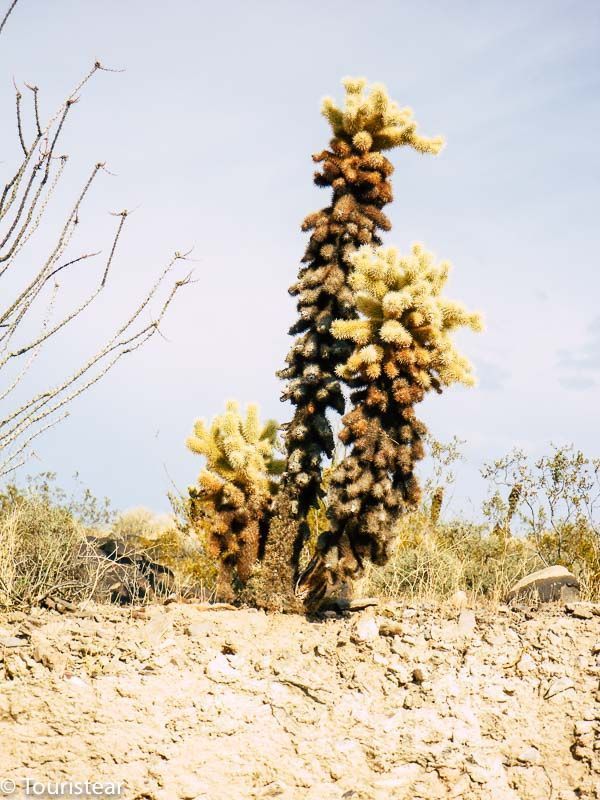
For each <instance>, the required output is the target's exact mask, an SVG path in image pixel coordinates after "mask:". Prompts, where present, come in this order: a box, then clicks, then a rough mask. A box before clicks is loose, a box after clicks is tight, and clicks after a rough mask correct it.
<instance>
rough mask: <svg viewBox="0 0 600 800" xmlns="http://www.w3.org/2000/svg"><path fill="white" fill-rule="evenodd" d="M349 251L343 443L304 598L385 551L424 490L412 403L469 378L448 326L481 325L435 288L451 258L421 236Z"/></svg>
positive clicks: (315, 596) (315, 598)
mask: <svg viewBox="0 0 600 800" xmlns="http://www.w3.org/2000/svg"><path fill="white" fill-rule="evenodd" d="M350 260H351V263H352V265H353V267H354V269H353V272H352V273H351V276H350V283H351V286H352V288H353V290H354V291H355V296H356V305H357V308H358V310H359V311H360V313H361V317H360V318H359V319H353V320H335V321H334V323H333V325H332V333H333V335H334V336H335V337H336V338H338V339H340V340H343V341H349V342H351V343H352V345H353V348H354V349H353V352H352V354H351V355H350V357H349V358H348V360H347V362H346V363H345V364H344V365H342V366H340V367H338V370H337V372H338V374H339V376H340V377H341V378H343V380H344V381H345V382H346V384H347V385H348V386H349V387H350V388H351V389H352V394H351V395H350V399H351V402H352V404H353V409H352V410H351V411H350V412H349V413H348V414H346V416H344V418H343V420H342V422H343V425H344V427H343V430H342V432H341V434H340V438H341V439H342V441H343V443H344V444H345V445H346V446H347V447H348V448H349V453H348V455H347V456H346V458H345V459H344V460H343V461H342V462H341V464H340V465H339V466H338V467H337V468H336V469H335V470H334V472H333V474H332V476H331V486H330V489H329V504H328V517H329V520H330V523H331V527H330V530H329V531H328V532H327V533H325V534H323V535H322V536H321V538H320V540H319V542H318V546H317V552H316V554H315V556H314V558H313V560H312V561H311V564H310V565H309V567H308V568H307V570H306V571H305V573H304V574H303V576H302V578H301V581H300V584H301V591H302V593H303V595H304V596H305V597H306V602H307V603H308V605H314V604H318V603H319V602H320V600H321V599H322V598H323V597H324V596H325V594H326V592H328V591H329V590H331V589H332V588H333V589H335V588H337V587H339V586H340V585H341V584H343V583H344V582H346V581H347V580H348V579H353V578H355V577H357V576H359V575H360V574H361V573H362V570H363V567H364V563H365V561H366V560H370V561H371V562H372V563H373V564H378V565H383V564H385V563H386V562H387V561H388V560H389V557H390V553H391V549H390V548H391V544H392V542H393V539H394V526H395V524H396V522H397V520H398V518H399V517H401V516H403V515H404V514H406V513H408V512H410V511H412V510H414V509H415V508H417V506H418V503H419V501H420V498H421V493H420V488H419V484H418V482H417V478H416V476H415V473H414V469H415V463H416V462H417V461H418V460H419V459H421V458H422V457H423V455H424V449H423V441H422V440H423V437H424V435H425V433H426V428H425V425H424V424H423V423H422V422H420V421H419V420H418V419H417V418H416V416H415V410H414V406H415V405H416V404H417V403H420V402H421V401H422V400H423V398H424V397H425V395H426V393H427V392H428V391H432V390H433V391H436V392H438V393H440V392H441V391H442V388H443V387H446V386H450V385H452V384H453V383H463V384H465V385H467V386H471V385H473V384H474V378H473V375H472V373H471V365H470V364H469V362H468V361H467V360H466V359H465V358H464V357H463V356H462V355H460V354H459V353H458V351H457V350H456V348H455V346H454V344H453V341H452V334H453V333H454V331H455V330H456V329H457V328H460V327H468V328H471V329H472V330H480V329H481V318H480V316H479V315H478V314H474V313H471V312H468V311H466V309H465V308H464V307H463V306H462V305H460V304H458V303H456V302H454V301H451V300H447V299H446V298H444V297H443V296H442V290H443V288H444V286H445V283H446V281H447V278H448V274H449V269H450V265H449V264H448V263H447V262H443V263H441V264H439V265H437V264H435V262H434V260H433V256H432V255H431V254H430V253H428V252H427V251H426V250H424V249H423V248H422V247H421V246H420V245H414V246H413V248H412V252H411V253H410V254H409V255H407V256H401V255H400V254H399V253H398V251H397V250H395V249H394V248H391V247H390V248H383V247H379V248H372V247H371V246H368V245H366V246H364V247H361V248H360V249H359V250H358V251H357V252H356V253H354V255H352V256H351V258H350Z"/></svg>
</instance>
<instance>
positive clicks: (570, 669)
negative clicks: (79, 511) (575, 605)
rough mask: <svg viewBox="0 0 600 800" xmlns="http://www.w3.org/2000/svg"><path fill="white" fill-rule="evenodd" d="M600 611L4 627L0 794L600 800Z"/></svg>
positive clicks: (50, 617)
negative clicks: (58, 790) (34, 790)
mask: <svg viewBox="0 0 600 800" xmlns="http://www.w3.org/2000/svg"><path fill="white" fill-rule="evenodd" d="M593 611H594V612H595V613H590V609H589V608H588V609H587V610H586V609H584V610H583V613H582V614H581V616H580V617H577V616H573V615H572V614H567V613H566V612H565V609H564V608H563V607H562V606H553V607H542V608H540V609H538V610H535V611H532V610H528V609H527V608H525V607H520V608H516V609H515V610H511V609H509V608H508V607H500V608H495V609H489V608H479V609H478V608H476V609H475V610H469V609H464V610H462V611H459V610H458V609H452V608H450V607H434V606H426V605H415V606H408V605H406V604H388V605H380V606H379V607H378V608H374V609H367V610H364V611H361V612H359V613H354V614H352V615H350V614H347V615H346V616H341V617H340V616H337V617H336V616H335V615H333V614H332V613H331V614H330V618H327V619H318V620H307V619H305V618H303V617H300V616H293V615H291V616H285V615H273V616H269V615H266V614H264V613H262V612H258V611H253V610H226V609H220V610H209V609H207V608H206V607H205V606H199V605H196V606H195V605H191V604H178V603H174V604H171V605H167V606H152V607H148V608H147V609H146V610H145V611H141V610H138V611H135V612H132V611H131V610H127V609H118V608H114V607H100V606H93V607H90V608H88V609H87V610H85V611H82V612H74V613H71V614H64V615H60V614H58V613H57V612H55V611H47V610H34V611H32V612H31V613H28V614H24V613H18V612H13V613H12V614H8V615H6V614H5V615H3V616H2V615H0V662H2V663H0V778H5V779H6V778H12V779H14V780H15V781H17V782H19V781H21V780H23V779H24V778H30V779H35V780H39V781H48V780H51V781H61V780H69V779H70V780H86V779H88V780H98V781H116V780H118V781H123V782H124V789H123V795H122V796H123V797H125V798H131V799H132V800H136V799H137V800H143V799H147V800H171V798H172V799H173V800H193V798H198V799H200V798H202V799H203V800H229V798H263V797H279V798H282V800H286V799H287V798H290V799H291V798H294V800H295V798H302V800H341V799H342V798H344V800H350V799H351V800H367V799H368V800H371V799H373V800H379V798H381V799H382V800H383V799H384V798H385V800H388V798H407V799H408V798H410V800H413V799H414V798H423V800H430V799H431V798H465V800H479V799H483V798H486V799H487V798H489V800H492V799H493V800H505V799H506V800H509V799H510V800H517V799H518V798H521V799H522V800H534V798H535V799H536V800H537V798H540V800H541V798H544V799H546V798H552V800H575V798H600V734H599V729H600V702H599V701H600V695H599V686H598V680H599V674H600V616H599V615H598V612H599V611H600V609H599V608H598V607H595V608H593ZM19 795H20V792H19V791H17V792H16V794H15V796H19Z"/></svg>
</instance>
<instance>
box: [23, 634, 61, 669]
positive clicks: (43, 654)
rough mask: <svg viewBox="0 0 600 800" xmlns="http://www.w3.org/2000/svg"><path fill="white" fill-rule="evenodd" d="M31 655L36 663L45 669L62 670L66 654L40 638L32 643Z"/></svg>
mask: <svg viewBox="0 0 600 800" xmlns="http://www.w3.org/2000/svg"><path fill="white" fill-rule="evenodd" d="M31 656H32V658H33V660H34V661H37V663H38V664H42V665H43V666H44V667H46V669H50V670H62V669H64V668H65V666H66V663H67V656H66V654H65V653H63V652H62V651H60V650H57V649H56V648H55V647H52V645H50V644H49V643H48V642H47V641H45V640H44V639H41V640H39V641H37V642H35V643H34V645H33V649H32V651H31Z"/></svg>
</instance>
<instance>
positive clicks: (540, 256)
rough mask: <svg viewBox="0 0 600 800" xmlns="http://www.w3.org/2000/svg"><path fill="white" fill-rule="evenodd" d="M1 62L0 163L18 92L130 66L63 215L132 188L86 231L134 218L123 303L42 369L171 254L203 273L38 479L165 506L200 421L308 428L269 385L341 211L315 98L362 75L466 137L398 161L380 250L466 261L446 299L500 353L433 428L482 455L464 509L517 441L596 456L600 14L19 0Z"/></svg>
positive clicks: (510, 6)
mask: <svg viewBox="0 0 600 800" xmlns="http://www.w3.org/2000/svg"><path fill="white" fill-rule="evenodd" d="M5 5H6V0H2V2H1V3H0V8H3V7H4V6H5ZM167 9H168V10H167ZM0 41H1V44H0V107H1V108H2V109H3V110H2V120H3V124H2V127H1V129H0V152H1V153H2V158H1V159H0V161H5V162H6V159H5V154H6V153H9V154H13V153H14V152H15V150H14V138H13V130H12V126H11V124H6V122H5V120H6V119H7V117H8V116H9V114H10V113H11V112H12V103H13V100H12V97H11V91H12V85H11V81H12V76H13V75H14V77H15V79H16V80H17V81H30V82H37V83H38V84H39V86H40V89H41V92H42V105H43V108H44V109H46V110H50V109H51V108H53V107H54V106H55V105H56V104H57V103H58V101H59V100H60V98H61V97H62V96H63V95H65V94H66V93H67V92H68V90H69V89H70V88H71V87H72V86H73V85H74V84H75V83H76V82H77V79H78V77H79V76H80V75H81V74H83V73H84V72H85V70H86V69H87V68H88V66H89V65H90V64H91V63H93V61H94V60H95V59H96V58H99V59H100V60H101V61H102V62H103V63H105V64H106V65H109V66H113V67H124V68H126V72H124V73H122V74H117V75H109V74H99V75H98V76H97V77H96V79H95V80H94V82H93V84H91V85H90V86H89V87H88V88H87V89H86V91H85V93H84V94H83V97H82V99H81V102H80V103H79V104H78V106H77V107H76V109H75V113H74V115H73V119H72V120H71V125H70V128H69V131H68V134H67V136H66V137H65V142H64V144H63V149H67V150H68V151H69V152H70V153H71V155H72V159H71V162H70V164H69V168H68V173H67V175H66V177H65V181H64V186H63V194H62V195H60V196H59V198H58V201H57V206H58V207H62V206H61V205H60V204H61V203H62V202H64V203H65V204H66V202H67V201H68V199H69V198H70V197H71V196H74V194H75V192H76V190H77V187H78V186H79V184H80V182H81V181H82V179H83V178H84V176H85V174H86V172H87V170H88V168H89V165H91V164H93V163H94V162H95V161H97V160H104V159H106V161H107V162H108V165H109V167H110V168H111V170H112V171H114V172H115V173H116V176H115V177H108V176H106V177H103V178H102V180H101V182H100V185H99V186H98V188H97V191H96V193H95V195H94V198H93V201H92V202H91V203H90V205H89V206H88V211H87V213H86V214H84V216H83V218H82V223H83V224H82V226H81V231H80V233H79V246H80V249H82V250H94V249H97V248H99V247H105V246H106V244H107V242H108V236H109V232H110V226H111V224H113V222H114V221H113V220H112V218H110V217H108V215H107V213H106V212H107V211H110V210H116V209H120V208H123V207H124V206H127V207H130V208H134V207H135V208H137V211H136V213H135V215H133V216H132V217H131V220H130V224H129V227H128V230H127V234H126V237H125V239H124V242H123V247H122V249H121V251H120V258H119V262H118V273H119V274H118V275H115V277H114V281H113V287H112V294H111V295H110V298H108V299H105V300H103V302H102V303H101V304H99V305H98V307H97V308H96V310H95V311H94V312H93V313H91V314H89V315H88V317H86V320H85V322H84V323H83V324H81V323H80V324H79V327H78V329H77V335H76V336H72V335H70V336H65V337H64V338H63V340H62V341H61V342H60V343H57V346H56V347H55V349H54V350H52V351H47V353H46V355H45V357H44V362H43V364H41V370H42V372H43V373H44V374H45V375H48V376H50V375H53V374H55V372H56V365H57V364H60V365H63V364H64V363H66V362H67V361H68V360H69V359H71V358H73V359H76V358H77V357H83V355H85V353H86V352H89V351H91V349H92V348H93V346H94V343H95V342H99V341H101V339H102V332H103V331H107V330H109V327H110V326H109V327H108V328H107V322H109V321H110V318H111V317H113V316H114V315H115V314H116V315H118V318H120V316H121V315H123V314H124V313H125V311H126V309H127V307H128V305H129V304H130V303H131V302H132V300H131V299H132V298H133V297H134V296H137V295H136V293H141V292H142V289H143V287H144V286H145V285H147V284H148V283H149V282H150V281H151V279H152V276H153V275H154V274H155V272H156V271H157V270H158V268H159V267H160V266H161V264H163V263H164V262H165V261H166V260H167V259H168V257H169V255H170V253H171V252H172V251H174V250H175V249H181V250H184V249H186V248H188V247H190V246H191V245H194V246H195V250H194V256H195V257H196V258H197V263H195V264H194V269H195V274H196V278H197V280H198V282H197V283H195V284H194V285H193V286H192V287H190V288H188V289H187V291H186V293H185V296H182V297H181V298H180V299H179V302H178V304H177V307H176V309H175V310H174V313H172V314H171V316H170V318H169V319H168V320H167V322H166V323H165V325H164V328H163V332H164V336H165V339H164V340H158V339H157V340H154V341H153V342H152V343H151V344H150V346H149V347H147V348H146V350H145V351H144V352H140V353H138V354H136V355H134V356H133V357H132V358H130V359H129V360H128V361H127V362H125V363H122V364H121V366H120V367H119V368H117V369H116V370H115V371H114V372H113V373H112V374H111V375H110V376H109V377H108V378H107V379H105V380H104V382H103V383H102V384H101V385H99V386H97V387H96V388H95V390H94V391H93V392H92V393H90V394H89V395H88V396H87V397H85V398H82V399H81V400H80V401H79V402H78V403H77V404H76V405H75V406H73V408H72V412H73V413H72V417H71V418H70V419H69V420H68V421H67V422H66V423H65V424H64V425H63V426H62V427H60V428H57V429H56V430H54V431H51V432H49V434H48V435H47V436H46V438H45V439H44V441H43V442H41V443H40V444H39V445H38V446H37V447H36V452H37V458H36V460H35V461H34V462H33V464H32V465H31V466H30V471H38V470H40V469H51V470H55V471H57V472H58V473H59V477H60V480H61V482H62V483H63V484H65V485H69V483H70V476H71V475H72V473H73V472H74V471H75V470H78V471H79V473H80V475H81V478H82V480H83V481H84V482H85V483H86V484H87V485H89V486H90V487H91V488H92V489H93V490H94V491H95V492H96V493H98V494H100V495H105V494H106V495H108V496H109V497H111V499H112V500H113V502H114V504H115V505H116V506H117V507H128V506H134V505H147V506H150V507H153V508H156V509H158V510H162V509H165V508H166V507H167V504H166V500H165V493H166V490H167V488H168V479H167V477H166V474H165V469H164V466H163V465H166V467H167V469H168V472H169V473H170V474H171V475H172V477H173V479H174V480H175V481H176V482H177V483H178V484H179V485H180V486H181V487H185V485H186V484H188V483H190V482H193V480H194V478H195V476H196V474H197V472H198V471H199V468H200V462H199V459H198V458H197V457H194V456H192V455H191V454H188V453H187V452H186V450H185V447H184V444H183V442H184V439H185V437H186V435H187V433H188V432H189V430H190V427H191V423H192V421H193V419H194V418H195V417H198V416H211V415H212V414H214V413H216V412H218V411H220V410H221V409H222V407H223V403H224V401H225V400H226V399H227V398H230V397H235V398H238V399H239V400H241V401H242V402H246V401H251V400H254V401H257V402H259V404H260V406H261V408H262V412H263V414H264V415H265V416H276V417H277V418H278V419H280V420H281V421H284V420H285V419H287V418H288V415H289V409H288V408H286V407H285V406H282V405H281V404H280V403H279V400H278V397H279V391H280V386H279V384H278V381H277V379H276V378H275V376H274V372H275V370H276V369H278V368H279V367H280V366H281V365H282V362H283V359H284V357H285V354H286V351H287V348H288V346H289V340H288V338H287V336H286V329H287V327H288V325H289V324H290V322H291V321H292V320H293V318H294V306H293V302H292V300H291V298H289V297H288V295H287V291H286V289H287V286H288V285H289V284H290V283H291V282H293V280H294V278H295V275H296V272H297V269H298V264H299V259H300V258H301V256H302V253H303V250H304V247H305V243H306V236H305V235H304V234H302V233H301V232H300V230H299V226H300V222H301V220H302V218H303V217H304V216H305V215H306V214H307V213H308V212H310V211H313V210H315V209H317V208H320V207H322V206H324V205H326V204H327V202H328V199H327V194H326V192H324V191H323V190H319V189H317V188H316V187H314V186H313V185H312V180H311V177H312V171H313V164H312V162H311V158H310V156H311V153H312V152H315V151H317V150H320V149H322V148H323V147H324V146H325V145H326V143H327V140H328V130H327V126H326V123H325V120H324V119H323V118H322V117H321V116H320V114H319V103H320V99H321V97H322V96H324V95H326V94H330V95H334V96H335V97H337V98H340V97H341V94H342V90H341V87H340V83H339V81H340V79H341V78H342V77H343V76H344V75H347V74H353V75H364V76H366V77H367V78H368V79H369V80H371V81H380V82H383V83H385V84H386V85H387V86H388V89H389V91H390V93H391V95H392V96H393V97H394V98H395V99H396V100H397V101H398V102H399V103H400V104H401V105H410V106H412V107H413V108H414V110H415V114H416V117H417V119H418V120H419V122H420V125H421V130H422V132H423V133H425V134H430V135H435V134H438V133H442V134H443V135H444V136H445V137H446V139H447V148H446V150H445V151H444V152H443V153H442V155H441V156H439V157H438V158H431V157H424V156H420V155H417V154H415V153H413V152H412V151H408V150H402V151H396V152H394V153H393V154H392V156H391V158H392V160H393V163H394V164H395V166H396V172H395V175H394V179H393V180H394V189H395V197H396V199H395V202H394V203H393V205H392V206H390V207H389V208H390V211H389V214H390V217H391V219H392V222H393V230H392V231H391V232H390V233H389V234H387V235H386V239H385V241H386V243H390V244H391V243H394V244H397V245H398V246H400V247H401V248H407V247H408V246H409V245H410V243H411V242H412V241H415V240H418V241H423V242H424V243H425V244H426V246H427V247H428V248H429V249H431V250H433V251H434V252H435V253H436V254H437V255H438V256H439V257H440V258H447V259H449V260H450V261H452V263H453V264H454V272H453V275H452V277H451V280H450V282H449V286H448V294H449V295H450V296H452V297H454V298H456V299H460V300H463V301H465V302H466V303H467V304H468V305H470V306H471V307H473V308H477V309H481V310H482V311H483V312H484V314H485V318H486V323H487V331H486V333H485V334H483V335H478V336H476V335H473V334H466V335H464V336H461V337H460V343H461V346H462V348H463V350H464V352H465V353H466V354H468V355H469V356H470V357H471V359H472V360H473V361H474V363H475V365H476V368H477V372H478V374H479V376H480V386H479V388H478V389H476V390H461V389H453V390H450V391H448V392H447V393H446V395H445V396H442V397H434V398H431V399H430V400H427V401H426V402H425V403H424V404H423V406H422V408H421V409H420V411H421V416H422V418H423V419H424V420H425V421H426V423H427V424H428V425H429V427H430V429H431V431H432V433H433V434H434V435H435V436H437V437H438V438H441V439H446V438H449V437H450V436H451V435H453V434H456V435H458V436H459V437H460V438H461V439H465V440H467V447H466V454H467V457H468V460H467V462H466V463H465V464H464V465H463V466H462V467H461V468H460V469H459V471H458V487H457V493H456V505H457V506H458V507H460V506H463V507H464V508H465V509H466V510H470V508H471V506H472V505H474V506H475V507H477V508H478V507H479V502H480V498H481V494H482V491H483V489H482V482H481V479H480V478H479V477H478V468H479V466H480V464H481V463H482V461H484V460H490V459H492V458H496V457H498V456H500V455H501V454H503V453H504V452H506V451H507V450H508V449H510V448H511V447H512V446H514V445H520V446H522V447H524V448H525V449H527V450H529V451H530V452H531V453H532V454H534V455H537V454H539V453H541V452H543V451H544V450H545V449H547V448H548V447H549V443H550V442H551V441H553V442H557V443H563V442H574V443H575V444H576V445H577V446H579V447H581V448H583V449H584V450H585V451H586V452H588V453H589V454H590V455H600V427H599V425H598V413H597V410H596V409H597V407H598V399H599V394H600V309H599V306H598V296H599V290H600V278H599V277H598V274H599V267H600V265H599V263H598V261H599V256H598V250H599V244H600V233H599V230H600V227H599V225H598V194H599V191H598V189H599V185H598V182H599V177H600V172H599V166H600V156H599V152H598V144H597V140H598V134H599V133H600V124H599V123H600V109H599V102H598V98H599V91H598V90H599V84H600V74H599V62H600V55H599V54H600V5H599V4H598V3H596V2H587V1H583V0H581V1H580V2H566V1H564V2H528V3H521V2H506V0H504V1H503V2H482V3H473V2H452V3H449V2H427V0H426V1H425V2H422V3H419V4H415V3H414V2H410V3H409V2H403V1H399V0H395V1H394V2H370V3H364V2H354V0H345V1H344V2H338V1H336V2H314V1H313V0H304V1H303V2H282V1H281V0H280V2H257V1H256V0H254V1H253V2H250V3H244V2H239V0H236V2H223V3H208V2H191V0H174V2H172V3H170V4H166V3H164V2H154V1H153V0H145V1H143V2H142V0H102V2H96V1H95V0H79V1H78V2H75V0H71V2H69V0H53V1H52V2H47V1H46V0H19V3H18V5H17V8H16V9H15V11H14V14H13V16H12V17H11V19H10V21H9V23H8V25H7V28H6V30H5V32H4V34H3V37H2V40H0ZM0 169H4V165H3V164H0ZM0 177H4V173H3V174H2V176H0ZM77 249H78V248H77V243H76V244H75V247H74V250H77ZM78 281H79V283H78V284H77V285H76V286H75V285H74V286H73V291H75V290H78V291H81V290H82V288H83V284H82V283H81V281H82V279H78Z"/></svg>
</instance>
